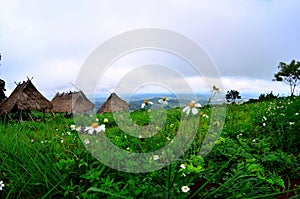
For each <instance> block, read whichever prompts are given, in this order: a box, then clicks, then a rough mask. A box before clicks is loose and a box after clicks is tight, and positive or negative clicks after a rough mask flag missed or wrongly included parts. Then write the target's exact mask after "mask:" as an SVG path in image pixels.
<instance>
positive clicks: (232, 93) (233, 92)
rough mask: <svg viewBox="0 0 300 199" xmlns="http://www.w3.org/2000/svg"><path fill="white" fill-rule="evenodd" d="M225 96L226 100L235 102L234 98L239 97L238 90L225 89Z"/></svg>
mask: <svg viewBox="0 0 300 199" xmlns="http://www.w3.org/2000/svg"><path fill="white" fill-rule="evenodd" d="M225 98H226V100H227V102H233V103H235V100H237V99H241V96H240V92H238V91H237V90H231V91H227V93H226V95H225Z"/></svg>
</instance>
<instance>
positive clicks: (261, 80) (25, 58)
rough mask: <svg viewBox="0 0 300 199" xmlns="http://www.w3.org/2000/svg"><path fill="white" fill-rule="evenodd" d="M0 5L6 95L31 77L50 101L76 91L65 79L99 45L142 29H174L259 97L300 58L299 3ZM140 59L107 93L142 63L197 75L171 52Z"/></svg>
mask: <svg viewBox="0 0 300 199" xmlns="http://www.w3.org/2000/svg"><path fill="white" fill-rule="evenodd" d="M0 7H1V12H0V26H1V29H0V35H1V37H0V44H1V49H0V51H1V53H2V54H3V60H2V61H1V68H0V70H1V71H0V72H1V78H3V79H5V80H6V83H7V89H8V90H12V89H13V88H14V86H15V85H14V83H13V82H14V81H16V82H18V81H22V80H25V79H26V76H29V77H31V76H33V77H34V81H35V83H36V85H37V87H38V88H40V89H41V90H42V91H45V93H47V95H49V96H50V95H51V93H53V92H54V91H57V90H64V89H72V87H69V86H66V85H68V81H74V80H75V79H76V76H77V74H76V73H78V71H79V70H80V67H81V66H82V64H83V63H84V61H85V60H86V58H87V57H88V56H89V54H90V53H91V52H92V51H93V50H94V49H95V48H96V47H97V46H98V45H100V44H101V43H102V42H104V41H106V40H107V39H109V38H111V37H112V36H114V35H117V34H120V33H122V32H124V31H129V30H133V29H138V28H145V27H154V28H163V29H169V30H173V31H176V32H179V33H181V34H184V35H186V36H187V37H189V38H190V39H192V40H194V41H196V42H197V43H198V44H199V45H201V46H203V48H204V49H206V51H207V53H208V54H209V56H210V57H211V59H212V60H213V61H214V63H215V64H216V66H217V67H218V69H219V71H220V73H221V76H222V77H223V79H225V82H227V83H226V84H225V85H230V82H236V81H238V82H239V83H240V84H239V88H240V89H242V90H243V91H245V92H246V91H249V92H250V91H251V92H255V90H254V89H253V88H256V89H257V92H260V91H262V87H265V86H267V87H266V88H264V89H263V91H266V90H270V89H273V88H274V86H273V85H274V82H271V83H267V82H270V80H271V79H272V78H273V74H274V73H275V72H277V65H278V63H279V62H280V61H284V62H287V63H289V62H290V61H291V59H297V60H299V59H300V56H299V52H300V46H299V45H298V40H299V35H300V24H299V23H300V21H299V20H298V19H299V18H300V13H299V12H298V10H299V8H300V4H299V2H298V1H297V0H289V1H281V0H272V1H263V0H245V1H238V0H227V1H217V0H203V1H196V0H191V1H181V0H165V1H158V0H154V1H148V2H145V1H138V0H133V1H130V2H128V1H118V0H112V1H96V0H91V1H77V2H74V1H70V0H67V1H46V2H41V1H37V0H28V1H26V2H23V1H18V0H2V1H1V2H0ZM139 56H143V57H144V58H142V59H136V58H130V57H129V58H128V59H127V60H123V63H125V64H124V65H123V66H122V67H119V68H118V69H117V70H116V71H115V72H114V76H110V75H108V78H107V79H105V83H104V85H105V88H107V89H108V90H109V89H113V87H114V84H115V83H116V82H115V81H117V78H121V77H122V75H124V74H126V73H127V72H128V71H130V70H131V69H132V68H131V66H136V65H142V61H145V64H147V63H153V62H155V63H160V64H165V65H169V66H171V67H172V68H174V69H176V70H178V71H179V72H180V73H181V74H183V76H184V77H185V78H188V79H189V78H191V79H192V78H194V77H193V74H194V72H193V71H192V70H188V71H186V70H184V68H186V65H185V63H184V62H182V60H178V59H176V58H174V57H170V56H169V55H166V54H164V55H162V54H160V55H157V54H153V55H152V56H151V55H148V57H146V56H145V55H142V54H140V55H139ZM155 56H156V57H155ZM138 60H139V61H138ZM131 61H132V64H130V62H131ZM170 81H171V80H170ZM191 81H196V80H191ZM250 82H252V83H250ZM259 84H261V86H258V85H259ZM232 85H234V84H233V83H232ZM242 85H243V86H242ZM253 85H256V86H253ZM229 87H230V86H228V88H229ZM232 87H234V86H232ZM276 88H278V89H279V88H280V92H284V89H283V88H281V87H276ZM284 88H286V87H284ZM281 89H282V90H281ZM286 93H288V89H286Z"/></svg>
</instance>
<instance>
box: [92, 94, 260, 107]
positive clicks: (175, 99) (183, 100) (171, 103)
mask: <svg viewBox="0 0 300 199" xmlns="http://www.w3.org/2000/svg"><path fill="white" fill-rule="evenodd" d="M118 95H119V97H120V98H122V99H123V100H125V101H126V102H127V103H129V104H130V110H138V109H140V108H141V104H142V103H143V102H144V100H145V99H146V100H148V101H150V102H153V103H154V104H156V105H157V104H158V105H159V103H158V100H159V99H161V98H162V97H167V98H168V105H167V106H166V107H167V108H173V107H182V106H185V105H187V104H188V103H189V102H190V101H191V100H194V101H196V102H197V103H200V104H202V105H204V104H206V103H207V102H208V99H209V97H210V94H204V93H197V94H195V95H191V94H178V95H174V94H163V93H157V94H153V93H144V94H134V95H129V94H118ZM107 97H108V96H107ZM250 98H253V99H256V98H258V95H254V94H242V100H241V102H245V101H248V100H249V99H250ZM106 99H107V98H103V97H98V98H97V97H96V99H95V101H96V102H95V109H96V110H98V109H99V108H100V107H101V106H102V105H103V103H104V102H105V101H106Z"/></svg>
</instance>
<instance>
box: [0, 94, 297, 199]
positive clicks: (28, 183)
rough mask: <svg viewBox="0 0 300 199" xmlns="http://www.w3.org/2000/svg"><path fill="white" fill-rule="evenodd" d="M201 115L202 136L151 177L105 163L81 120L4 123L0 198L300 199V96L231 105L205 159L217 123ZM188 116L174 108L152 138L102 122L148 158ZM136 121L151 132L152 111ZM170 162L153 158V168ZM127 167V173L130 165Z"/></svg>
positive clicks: (120, 142)
mask: <svg viewBox="0 0 300 199" xmlns="http://www.w3.org/2000/svg"><path fill="white" fill-rule="evenodd" d="M200 113H201V114H199V128H198V129H197V135H196V137H195V138H194V140H193V141H192V143H191V145H190V146H189V148H188V149H187V150H186V151H184V153H183V155H181V156H180V157H178V158H176V159H175V160H174V161H172V163H171V164H169V165H168V166H166V167H164V168H162V169H159V170H155V171H150V172H146V173H128V172H123V171H119V170H117V169H113V168H111V167H109V166H106V165H105V164H103V163H101V161H98V160H97V159H96V158H95V157H94V156H93V155H91V153H90V151H93V149H97V150H99V149H102V150H104V151H105V149H103V147H102V148H101V147H100V148H97V147H98V146H103V145H102V143H101V142H102V140H101V139H100V138H101V137H99V139H98V137H97V135H89V134H88V133H85V132H83V128H81V129H79V128H78V126H79V123H78V122H76V123H75V121H74V119H66V118H64V117H62V116H59V115H57V116H56V117H52V116H50V115H47V116H46V122H41V121H35V122H34V121H23V122H18V121H8V122H6V123H5V122H3V123H2V124H1V125H0V161H1V164H0V181H2V184H1V183H0V187H2V190H1V191H0V198H299V197H300V154H299V150H300V132H299V129H300V122H299V117H300V97H289V98H281V99H276V100H271V101H264V102H257V103H252V104H241V105H235V104H231V105H227V109H226V118H225V124H224V127H223V130H222V133H221V135H220V137H219V138H218V139H217V140H216V141H214V144H215V146H214V148H213V149H212V151H211V152H210V153H209V154H208V155H206V156H204V157H201V156H199V155H198V154H199V150H200V147H201V144H202V141H203V137H204V136H203V134H204V133H205V132H206V131H207V129H208V128H209V125H210V117H211V108H210V107H204V108H201V110H200ZM206 115H207V116H206ZM181 116H182V109H179V108H174V109H170V110H168V111H167V114H166V123H165V124H164V126H163V128H161V129H157V131H158V133H157V134H156V135H155V136H153V137H151V138H139V137H134V136H131V135H127V134H126V133H124V132H123V131H122V129H120V128H119V126H118V125H117V123H116V122H115V121H114V117H113V115H112V114H105V115H97V116H96V117H97V123H98V124H105V127H106V128H105V132H101V133H100V134H102V135H105V136H106V137H107V138H108V139H109V140H110V141H111V142H112V143H113V144H114V145H115V146H117V147H119V148H121V149H123V150H124V151H128V152H136V153H145V152H149V151H150V152H151V151H152V152H153V151H156V150H157V149H160V148H162V147H163V146H165V145H166V144H169V143H171V142H172V139H173V138H174V137H175V136H176V134H177V132H178V129H179V128H180V124H181V123H180V119H181V118H182V117H181ZM33 117H34V118H37V117H40V115H39V114H38V113H36V114H34V115H33ZM131 117H132V119H133V120H134V121H135V123H136V124H137V125H140V126H149V123H150V119H151V118H150V116H149V112H148V111H135V112H132V113H131ZM95 119H96V118H93V117H92V118H91V122H90V121H88V122H90V123H92V122H95V121H96V120H95ZM104 119H107V120H106V121H105V122H104ZM189 119H190V118H186V120H189ZM197 121H198V119H197ZM84 124H86V123H82V127H83V126H84ZM71 125H76V127H77V129H74V128H73V126H71ZM216 125H218V124H216ZM71 127H72V128H71ZM76 127H75V128H76ZM87 149H89V150H87ZM105 152H106V153H107V154H109V153H110V151H105ZM170 153H172V152H170ZM164 161H166V160H165V159H164V157H162V156H154V157H153V158H152V159H149V164H150V163H151V164H155V165H162V164H163V163H164ZM123 162H124V161H120V165H119V167H120V168H122V166H123V167H124V166H126V165H122V164H123ZM125 162H126V161H125ZM127 163H128V162H127ZM127 166H128V165H127ZM133 166H134V165H133ZM135 166H136V165H135Z"/></svg>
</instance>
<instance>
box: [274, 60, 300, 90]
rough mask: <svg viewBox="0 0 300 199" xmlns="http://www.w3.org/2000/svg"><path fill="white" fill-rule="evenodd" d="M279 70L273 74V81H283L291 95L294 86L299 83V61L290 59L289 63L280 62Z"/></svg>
mask: <svg viewBox="0 0 300 199" xmlns="http://www.w3.org/2000/svg"><path fill="white" fill-rule="evenodd" d="M278 69H279V72H278V73H275V74H274V77H275V79H273V81H283V82H285V83H286V84H288V85H289V86H290V91H291V96H293V95H294V92H295V88H296V86H297V85H299V83H300V81H299V80H300V62H299V61H297V62H296V61H295V60H292V61H291V63H290V64H286V63H284V62H280V63H279V66H278Z"/></svg>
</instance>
